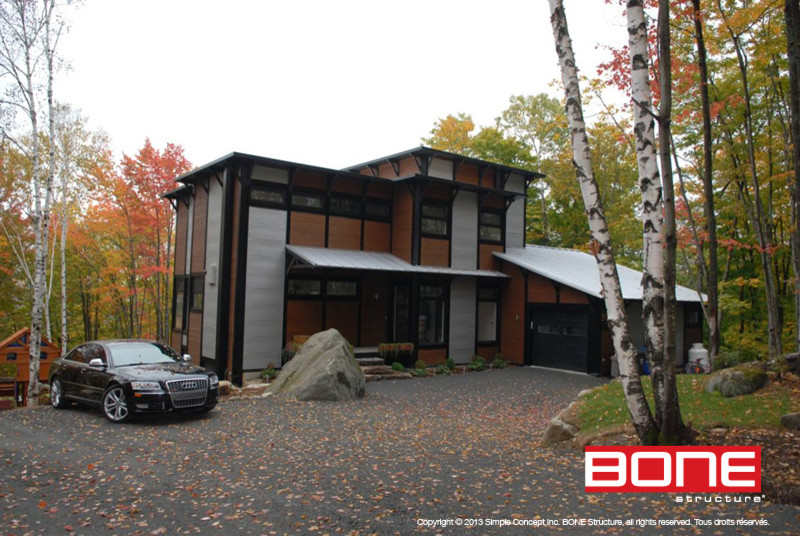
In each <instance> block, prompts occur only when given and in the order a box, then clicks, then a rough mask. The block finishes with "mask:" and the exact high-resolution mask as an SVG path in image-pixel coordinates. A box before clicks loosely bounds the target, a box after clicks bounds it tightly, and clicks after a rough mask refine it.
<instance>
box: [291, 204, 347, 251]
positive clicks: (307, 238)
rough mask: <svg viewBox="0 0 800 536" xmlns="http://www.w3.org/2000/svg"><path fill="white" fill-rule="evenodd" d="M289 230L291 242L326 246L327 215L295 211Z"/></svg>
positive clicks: (298, 244)
mask: <svg viewBox="0 0 800 536" xmlns="http://www.w3.org/2000/svg"><path fill="white" fill-rule="evenodd" d="M289 232H290V237H289V243H290V244H294V245H296V246H317V247H325V216H324V215H322V214H312V213H310V212H297V211H294V212H292V224H291V230H290V231H289ZM356 249H358V248H356Z"/></svg>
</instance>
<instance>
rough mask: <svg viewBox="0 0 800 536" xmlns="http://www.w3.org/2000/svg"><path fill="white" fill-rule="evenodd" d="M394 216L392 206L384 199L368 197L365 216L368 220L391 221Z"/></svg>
mask: <svg viewBox="0 0 800 536" xmlns="http://www.w3.org/2000/svg"><path fill="white" fill-rule="evenodd" d="M391 217H392V206H391V204H390V203H389V201H385V200H382V199H367V204H366V205H364V218H366V219H368V220H377V221H389V220H390V219H391Z"/></svg>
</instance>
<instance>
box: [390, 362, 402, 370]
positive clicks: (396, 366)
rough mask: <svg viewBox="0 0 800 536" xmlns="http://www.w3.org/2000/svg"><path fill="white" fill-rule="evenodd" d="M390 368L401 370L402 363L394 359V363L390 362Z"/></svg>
mask: <svg viewBox="0 0 800 536" xmlns="http://www.w3.org/2000/svg"><path fill="white" fill-rule="evenodd" d="M392 370H395V371H397V372H403V364H402V363H400V362H399V361H395V362H394V363H392Z"/></svg>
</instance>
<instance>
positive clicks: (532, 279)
mask: <svg viewBox="0 0 800 536" xmlns="http://www.w3.org/2000/svg"><path fill="white" fill-rule="evenodd" d="M528 302H529V303H556V288H555V287H554V286H553V282H552V281H551V280H549V279H546V278H544V277H542V276H540V275H536V274H530V273H529V274H528Z"/></svg>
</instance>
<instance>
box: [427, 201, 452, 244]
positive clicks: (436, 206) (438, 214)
mask: <svg viewBox="0 0 800 536" xmlns="http://www.w3.org/2000/svg"><path fill="white" fill-rule="evenodd" d="M449 214H450V209H449V207H448V206H447V204H446V203H436V202H431V201H423V202H422V234H423V236H428V237H431V238H447V237H448V217H449Z"/></svg>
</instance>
